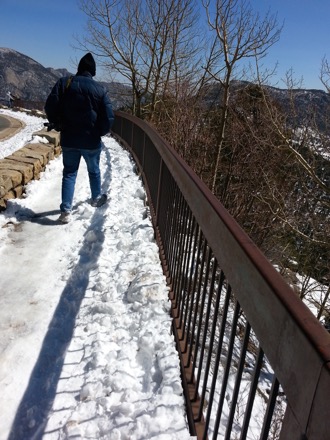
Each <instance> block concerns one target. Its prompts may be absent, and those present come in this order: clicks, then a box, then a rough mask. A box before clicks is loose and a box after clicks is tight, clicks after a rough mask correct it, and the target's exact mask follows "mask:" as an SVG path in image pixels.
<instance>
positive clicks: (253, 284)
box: [113, 112, 330, 440]
mask: <svg viewBox="0 0 330 440" xmlns="http://www.w3.org/2000/svg"><path fill="white" fill-rule="evenodd" d="M113 131H114V134H115V136H116V137H117V138H118V140H119V141H121V142H122V143H123V145H124V146H125V147H127V148H129V150H130V151H131V153H132V155H133V157H134V159H135V161H136V162H137V164H138V166H139V169H140V172H141V174H142V177H143V180H144V184H145V187H146V190H147V194H148V202H149V206H150V210H151V215H152V219H153V224H154V228H155V233H156V237H157V240H158V243H159V247H160V255H161V261H162V264H163V268H164V273H165V274H166V276H167V279H168V282H169V285H170V286H171V294H170V297H171V300H172V315H173V332H174V335H175V338H176V342H177V347H178V351H179V355H180V360H181V369H182V380H183V386H184V390H185V394H186V396H185V397H186V402H187V417H188V422H189V426H190V430H191V434H192V435H197V437H198V439H202V438H204V439H206V438H207V436H209V437H211V436H212V437H213V438H226V439H230V440H231V439H233V438H240V439H241V440H243V439H245V438H251V437H249V434H248V432H251V429H252V428H251V427H250V424H251V417H252V416H251V414H252V413H253V407H254V405H255V402H256V401H257V399H259V400H260V396H262V398H261V401H264V402H265V404H266V406H267V407H266V409H265V414H264V415H263V418H262V422H261V424H262V426H261V428H260V432H259V434H258V435H259V437H258V438H260V439H268V438H280V439H282V440H283V439H284V440H298V439H299V440H301V439H309V440H329V439H330V434H329V433H330V409H329V408H330V406H329V396H330V335H329V334H328V333H327V332H326V330H325V329H324V328H323V327H322V325H321V324H320V323H319V322H318V321H317V319H316V318H315V317H314V316H313V315H312V313H311V311H310V310H309V309H308V308H307V307H306V306H305V305H304V304H303V302H302V301H301V300H300V299H299V298H298V297H297V296H296V295H295V293H294V292H293V291H292V289H291V288H290V287H289V286H288V285H287V284H286V283H285V281H284V280H283V279H282V277H281V276H280V275H279V274H278V273H277V271H276V270H275V269H274V268H273V267H272V265H271V264H270V263H269V262H268V260H267V259H266V258H265V257H264V255H263V254H262V253H261V252H260V250H259V249H258V248H257V247H256V246H255V244H254V243H253V242H252V240H251V239H250V238H249V237H248V236H247V235H246V234H245V233H244V231H243V230H242V229H241V228H240V227H239V225H238V224H237V223H236V222H235V221H234V219H233V218H232V217H231V216H230V215H229V213H228V212H227V211H226V210H225V209H224V207H223V206H222V205H221V203H220V202H219V201H218V200H217V199H216V198H215V197H214V196H213V194H212V193H211V192H210V191H209V189H208V188H207V187H206V186H205V185H204V184H203V182H202V181H201V180H200V179H199V178H198V177H197V176H196V174H195V173H194V172H193V171H192V170H191V169H190V167H189V166H188V165H187V164H186V163H185V162H184V161H183V160H182V159H181V158H180V157H179V155H178V154H177V153H176V152H175V151H174V150H173V149H172V148H171V146H170V145H169V144H168V143H166V142H165V141H164V140H163V139H162V138H161V137H160V136H159V134H158V133H157V132H156V131H155V130H154V129H153V128H152V126H151V125H150V124H148V123H146V122H145V121H142V120H140V119H138V118H136V117H134V116H131V115H128V114H125V113H123V112H117V113H116V120H115V125H114V128H113ZM252 365H253V366H252ZM265 369H266V370H267V372H268V373H269V377H272V380H271V382H272V384H271V385H270V386H269V389H267V390H266V392H264V391H263V390H262V389H261V388H262V386H261V385H260V384H261V382H260V377H265V371H266V370H265ZM270 370H271V372H270ZM268 373H267V374H268ZM273 373H274V374H273ZM267 374H266V376H267ZM247 375H248V377H249V380H248V381H247V380H246V376H247ZM233 377H234V379H233ZM267 377H268V376H267ZM233 381H234V382H235V383H234V384H233ZM247 383H248V384H249V394H248V398H245V397H243V394H244V393H243V392H242V388H244V387H245V386H247ZM228 396H229V397H228ZM242 408H243V409H242ZM281 408H282V409H283V408H284V410H283V411H285V416H284V419H283V417H280V419H281V423H280V428H278V429H277V433H275V434H274V430H275V428H274V426H275V424H276V423H277V422H278V421H277V422H276V423H275V421H274V420H275V418H276V414H280V412H281ZM257 417H258V415H257ZM223 419H225V421H224V422H223ZM249 430H250V431H249ZM218 432H219V433H220V434H218ZM234 432H235V436H234V434H233V433H234ZM270 432H273V434H272V437H270V435H271V434H270ZM218 435H219V437H218Z"/></svg>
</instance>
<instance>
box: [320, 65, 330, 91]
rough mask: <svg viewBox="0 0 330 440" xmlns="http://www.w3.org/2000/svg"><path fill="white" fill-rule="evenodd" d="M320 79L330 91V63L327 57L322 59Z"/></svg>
mask: <svg viewBox="0 0 330 440" xmlns="http://www.w3.org/2000/svg"><path fill="white" fill-rule="evenodd" d="M320 80H321V82H322V84H323V85H324V87H325V89H326V91H327V92H328V93H330V65H329V62H328V60H327V59H326V58H323V60H322V64H321V74H320Z"/></svg>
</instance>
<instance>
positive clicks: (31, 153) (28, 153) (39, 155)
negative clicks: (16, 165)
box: [15, 147, 48, 167]
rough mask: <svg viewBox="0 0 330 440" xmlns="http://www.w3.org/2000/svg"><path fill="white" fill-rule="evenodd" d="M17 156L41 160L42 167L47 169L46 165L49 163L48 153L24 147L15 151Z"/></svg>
mask: <svg viewBox="0 0 330 440" xmlns="http://www.w3.org/2000/svg"><path fill="white" fill-rule="evenodd" d="M15 154H21V155H23V156H24V157H32V158H34V159H38V160H40V163H41V165H42V167H45V165H47V163H48V157H47V152H45V151H44V152H41V151H39V152H37V151H35V150H33V149H31V148H26V147H23V148H21V149H20V150H17V151H15Z"/></svg>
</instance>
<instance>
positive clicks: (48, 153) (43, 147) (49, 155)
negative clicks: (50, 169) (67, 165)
mask: <svg viewBox="0 0 330 440" xmlns="http://www.w3.org/2000/svg"><path fill="white" fill-rule="evenodd" d="M24 148H28V149H30V150H32V151H34V152H37V153H41V154H43V155H45V157H46V160H47V161H46V163H48V162H49V161H51V160H53V159H54V157H55V154H54V145H52V144H50V145H47V144H27V145H25V147H24Z"/></svg>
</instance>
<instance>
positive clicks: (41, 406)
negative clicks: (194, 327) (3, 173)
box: [0, 137, 191, 440]
mask: <svg viewBox="0 0 330 440" xmlns="http://www.w3.org/2000/svg"><path fill="white" fill-rule="evenodd" d="M104 144H105V147H104V149H103V152H102V155H101V169H102V174H103V178H104V186H103V190H104V192H107V193H108V195H109V202H108V203H107V204H106V205H105V206H103V207H101V208H97V209H95V208H92V207H91V206H90V204H89V185H88V177H87V170H86V167H85V164H84V163H82V164H81V168H80V171H79V174H78V179H77V185H76V191H75V207H74V212H73V220H72V222H71V223H69V224H67V225H62V224H59V223H58V222H57V218H58V215H59V209H58V206H59V203H60V185H61V171H62V164H61V158H58V159H55V160H54V161H52V162H51V163H50V165H49V166H48V167H47V169H46V171H45V172H44V173H43V175H42V177H41V179H40V180H39V181H35V182H31V183H30V184H29V185H28V188H27V196H26V198H24V199H21V200H14V201H12V202H10V204H9V207H8V209H7V210H6V211H5V213H2V214H1V215H0V226H1V228H0V243H1V244H0V258H1V266H0V407H1V412H0V439H1V440H5V439H11V440H14V439H15V440H19V439H41V438H42V439H47V440H48V439H50V440H51V439H66V438H75V439H79V438H80V439H131V440H135V439H136V440H137V439H160V440H165V439H166V440H167V439H168V440H172V439H180V440H184V439H188V438H191V437H190V436H189V432H188V428H187V423H186V416H185V408H184V400H183V397H182V387H181V382H180V370H179V361H178V356H177V353H176V350H175V345H174V340H173V336H172V335H171V320H170V317H169V306H170V304H169V301H168V298H167V295H168V291H167V287H166V284H165V279H164V276H163V274H162V270H161V266H160V262H159V257H158V248H157V245H156V243H155V240H154V234H153V229H152V226H151V222H150V220H149V218H148V212H147V209H146V207H145V200H144V199H145V193H144V190H143V188H142V184H141V181H140V180H139V178H138V176H137V175H136V174H135V173H134V164H133V162H132V161H131V159H130V157H129V155H128V153H127V152H126V151H123V150H122V148H121V147H120V146H119V145H118V144H117V143H116V142H115V141H114V140H113V139H111V138H109V137H106V138H104ZM0 147H1V143H0Z"/></svg>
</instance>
